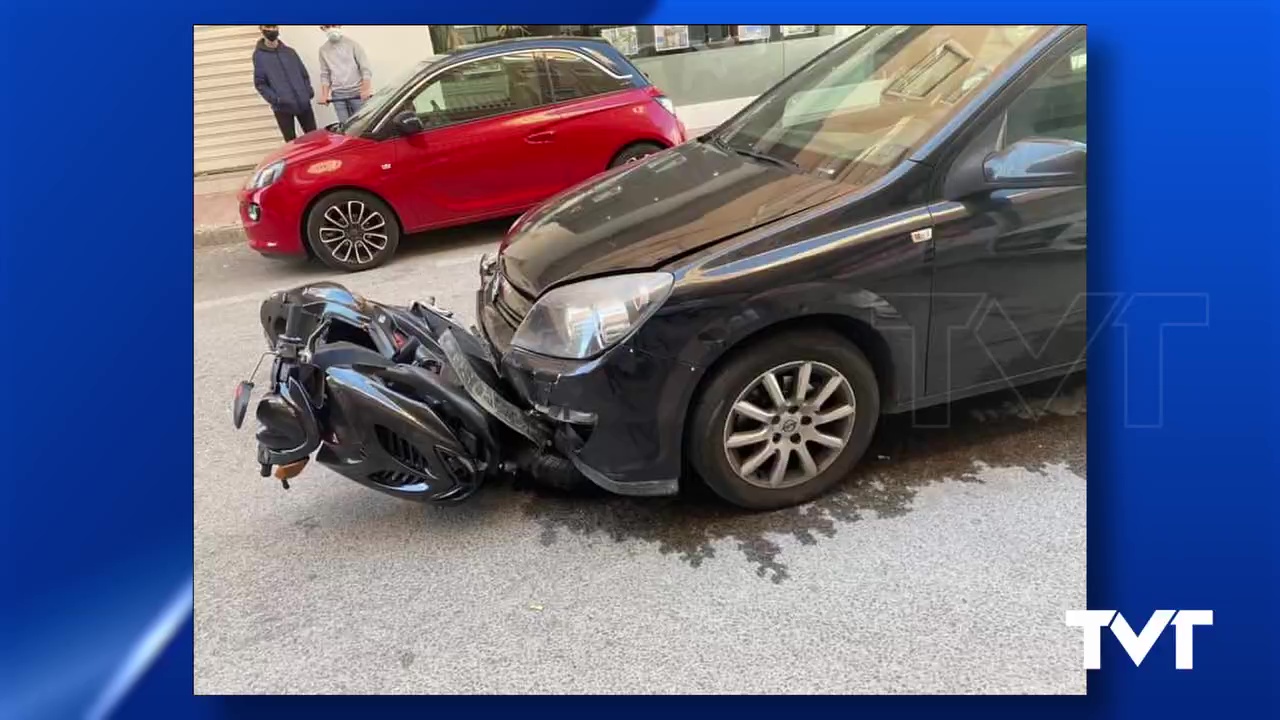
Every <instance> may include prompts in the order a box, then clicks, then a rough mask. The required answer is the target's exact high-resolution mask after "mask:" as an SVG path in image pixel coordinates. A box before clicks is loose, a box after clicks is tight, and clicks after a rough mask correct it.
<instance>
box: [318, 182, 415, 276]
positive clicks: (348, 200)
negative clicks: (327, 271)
mask: <svg viewBox="0 0 1280 720" xmlns="http://www.w3.org/2000/svg"><path fill="white" fill-rule="evenodd" d="M356 223H358V227H357V226H355V224H356ZM306 240H307V244H308V245H309V246H310V247H311V251H312V253H313V254H314V255H315V256H316V257H317V258H319V260H320V262H322V263H324V264H325V265H327V266H329V267H331V268H333V269H335V270H343V271H345V272H359V271H361V270H370V269H372V268H375V267H378V266H379V265H382V264H383V263H385V262H387V261H388V260H390V259H391V256H392V255H395V252H396V247H397V246H398V245H399V244H400V221H399V220H398V219H397V218H396V216H395V213H393V212H392V211H391V208H390V207H389V206H388V205H387V204H386V203H385V202H383V201H382V200H379V199H378V198H377V197H374V196H373V195H371V194H369V193H367V192H363V191H360V190H339V191H337V192H332V193H329V194H328V195H325V196H324V197H322V198H320V200H319V201H317V202H316V203H315V205H313V206H312V207H311V211H310V212H309V213H307V237H306Z"/></svg>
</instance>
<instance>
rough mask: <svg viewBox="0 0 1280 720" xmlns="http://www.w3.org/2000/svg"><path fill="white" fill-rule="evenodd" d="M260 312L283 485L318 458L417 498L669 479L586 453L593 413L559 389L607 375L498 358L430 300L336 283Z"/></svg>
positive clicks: (261, 447) (263, 454)
mask: <svg viewBox="0 0 1280 720" xmlns="http://www.w3.org/2000/svg"><path fill="white" fill-rule="evenodd" d="M489 272H490V273H491V272H492V270H491V268H490V269H489ZM482 276H484V277H485V279H488V276H486V275H484V271H483V270H482ZM482 297H483V293H482ZM481 311H482V313H483V312H485V308H484V306H483V303H482V307H481ZM261 322H262V327H263V330H264V333H265V335H266V338H267V342H268V346H269V348H270V350H269V353H268V354H269V355H270V356H272V357H273V362H272V367H271V378H270V383H269V385H268V387H267V388H266V392H265V394H264V396H263V397H262V398H261V399H260V401H259V403H258V406H257V411H256V418H257V421H258V431H257V440H258V462H259V464H260V466H261V472H262V474H263V475H264V476H267V475H271V474H273V473H274V474H275V475H276V477H277V478H279V479H280V480H281V482H282V484H284V486H285V487H288V479H289V478H290V477H292V476H294V475H296V474H297V472H299V471H300V470H301V468H302V467H303V465H304V464H305V463H306V462H308V461H309V460H310V459H314V460H315V461H316V462H318V463H320V464H322V465H324V466H326V467H328V468H330V469H332V470H334V471H335V472H337V473H339V474H341V475H343V476H345V477H347V478H349V479H351V480H353V481H355V482H358V483H360V484H362V485H364V486H366V487H369V488H372V489H375V490H378V491H380V492H384V493H387V494H390V495H394V496H396V497H401V498H404V499H409V500H417V501H430V502H451V501H457V500H461V499H464V498H466V497H468V496H470V495H471V494H472V493H473V492H474V491H475V490H476V489H477V488H478V487H479V486H480V485H481V484H482V483H483V482H484V481H485V480H486V479H489V478H492V477H494V476H495V475H499V474H510V473H515V472H521V473H524V474H527V475H529V476H532V478H533V479H534V480H535V481H539V482H542V483H545V484H549V485H554V486H558V487H565V486H571V485H574V484H580V483H581V482H583V480H584V479H586V480H590V481H591V482H593V483H595V484H597V485H599V486H601V487H603V488H605V489H606V490H609V491H612V492H616V493H621V494H628V495H668V494H672V493H674V492H676V490H677V481H676V479H675V475H674V474H672V476H671V477H670V479H660V480H657V481H655V480H652V479H648V478H645V477H638V478H636V479H633V480H630V481H628V480H629V479H620V478H618V477H617V474H616V473H610V472H608V471H603V470H597V469H596V468H595V467H594V466H593V464H592V463H590V462H589V461H587V460H585V459H584V457H583V449H584V447H585V446H586V445H587V442H588V439H589V438H590V436H591V433H592V432H593V430H594V426H593V422H594V420H595V418H596V413H587V412H582V411H575V410H570V409H569V407H571V406H572V405H570V406H565V405H558V404H556V403H555V402H554V401H556V400H558V399H560V398H558V397H557V394H560V395H563V391H564V390H565V389H566V388H568V389H569V390H570V392H572V393H578V392H587V393H590V392H591V388H592V387H593V384H594V383H597V382H609V381H610V378H609V377H605V376H607V373H601V375H602V377H598V378H592V379H590V380H587V379H586V376H588V375H590V374H591V372H592V371H594V370H596V368H590V367H588V368H582V367H578V368H576V371H577V376H578V378H577V379H578V381H579V382H578V384H577V385H576V386H575V383H574V380H575V373H574V372H573V371H574V370H575V368H560V367H555V364H554V362H553V363H552V366H551V367H528V366H527V361H528V360H529V358H520V357H505V358H504V357H501V356H500V355H499V352H498V348H499V347H500V346H498V345H495V343H494V341H493V340H491V339H490V333H488V332H486V331H484V330H479V331H478V332H472V331H471V330H468V329H466V328H464V327H462V326H461V325H459V324H458V323H457V322H455V321H454V320H453V317H452V314H451V313H449V312H448V311H445V310H441V309H439V308H436V307H435V306H434V304H433V303H431V302H426V303H413V304H411V305H409V306H407V307H402V306H391V305H385V304H381V303H377V302H373V301H370V300H367V299H365V298H363V297H360V296H359V295H357V294H355V293H353V292H351V291H349V290H347V289H346V288H344V287H342V286H340V285H337V284H334V283H316V284H312V285H306V286H301V287H297V288H294V289H291V290H288V291H284V292H279V293H275V294H273V295H272V296H270V297H269V298H268V299H267V300H266V301H264V302H263V304H262V309H261ZM482 327H484V325H483V323H482ZM521 363H525V364H526V366H523V367H522V365H521ZM562 370H563V371H569V372H568V373H567V374H568V380H567V381H564V378H565V374H566V373H563V372H560V371H562ZM575 387H576V389H574V388H575ZM557 389H559V390H560V391H561V392H560V393H557V392H556V390H557ZM252 390H253V385H252V383H251V382H246V383H242V384H241V386H240V387H239V388H237V392H236V401H235V403H236V406H235V410H234V412H233V416H234V418H235V420H236V424H237V426H239V421H240V419H241V418H243V416H244V414H245V412H246V409H247V404H248V402H249V395H250V393H251V392H252ZM539 400H541V401H542V402H539ZM586 404H588V405H589V404H590V403H586ZM575 413H576V414H575ZM610 413H611V411H610V412H606V414H610Z"/></svg>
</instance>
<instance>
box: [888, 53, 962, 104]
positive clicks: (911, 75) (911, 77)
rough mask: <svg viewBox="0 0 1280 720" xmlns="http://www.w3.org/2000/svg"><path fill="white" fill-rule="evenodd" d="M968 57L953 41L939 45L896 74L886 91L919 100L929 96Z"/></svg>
mask: <svg viewBox="0 0 1280 720" xmlns="http://www.w3.org/2000/svg"><path fill="white" fill-rule="evenodd" d="M967 62H969V58H968V57H966V56H965V54H964V51H962V50H960V49H959V47H957V46H956V45H955V44H953V43H947V44H946V45H940V46H939V47H938V48H937V49H936V50H934V51H933V52H932V53H930V54H929V55H927V56H926V57H925V58H924V59H923V60H921V61H920V62H918V63H916V64H915V66H913V67H912V68H910V69H909V70H907V71H906V72H904V73H902V74H901V75H899V76H898V79H897V80H894V81H893V82H892V83H891V84H890V85H889V89H888V90H887V91H886V92H891V93H894V94H895V95H901V96H902V97H906V98H911V99H913V100H919V99H921V98H925V97H928V96H929V93H931V92H933V90H934V88H936V87H938V85H941V84H942V81H943V80H946V79H947V78H949V77H951V75H952V74H953V73H954V72H955V71H957V70H959V69H960V68H961V67H962V66H964V64H965V63H967Z"/></svg>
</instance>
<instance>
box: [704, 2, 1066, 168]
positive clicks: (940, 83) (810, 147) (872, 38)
mask: <svg viewBox="0 0 1280 720" xmlns="http://www.w3.org/2000/svg"><path fill="white" fill-rule="evenodd" d="M1049 32H1052V28H1049V27H1040V26H1028V25H996V26H989V25H959V26H933V25H883V26H872V27H868V28H867V29H865V30H863V31H862V32H860V33H858V34H856V35H854V36H853V37H851V38H850V39H848V40H846V41H844V42H842V43H840V44H837V45H836V46H834V47H833V48H831V49H830V50H828V51H827V52H826V53H824V54H823V55H821V56H820V57H818V58H817V59H816V60H815V61H814V62H813V63H812V64H810V65H807V66H805V67H804V68H803V69H801V70H800V71H798V72H797V73H795V74H793V75H791V76H790V77H788V78H787V79H785V80H783V81H782V82H781V83H779V84H778V85H776V86H775V87H774V88H773V89H772V90H770V91H769V92H767V93H765V94H764V95H762V96H761V97H760V98H758V99H756V100H755V101H754V102H752V103H751V105H749V106H748V107H747V109H745V110H744V111H743V112H742V113H741V114H739V115H738V116H737V117H736V118H735V119H734V120H731V121H730V122H728V123H727V124H725V125H723V126H722V127H721V128H720V129H719V130H717V131H716V132H715V134H714V136H713V137H714V139H715V140H718V141H719V143H720V144H722V145H723V146H724V147H726V148H727V149H729V150H734V151H738V152H742V153H744V154H751V153H754V154H757V155H759V154H763V155H767V156H769V157H771V158H774V159H778V160H783V161H785V162H786V163H787V164H790V165H792V166H794V167H796V168H797V169H798V170H800V171H802V172H809V173H813V174H815V175H818V176H819V177H825V178H830V179H832V180H836V181H838V182H843V183H847V184H849V185H867V184H870V183H872V182H874V181H876V180H877V179H878V178H881V177H883V176H884V175H885V174H887V173H888V172H889V171H890V170H892V169H893V168H895V167H897V166H898V165H899V164H900V163H901V162H902V161H903V160H905V159H906V158H908V157H910V156H911V153H912V152H914V151H915V150H916V149H917V148H920V147H921V146H923V145H924V144H925V143H926V142H927V141H928V140H929V139H930V138H932V137H934V136H935V134H936V133H937V132H938V131H939V130H940V129H942V128H944V127H946V125H947V123H948V122H949V121H950V120H951V118H953V117H954V116H955V115H956V114H957V113H959V112H960V111H961V110H963V109H964V108H965V107H966V105H967V103H968V102H969V101H970V100H971V99H972V98H974V97H976V96H978V95H979V94H980V92H981V90H982V89H983V88H984V87H987V86H989V85H990V84H991V83H992V82H993V81H994V80H993V78H995V77H998V76H999V75H1000V73H1001V71H1003V70H1005V69H1006V68H1008V67H1010V66H1012V65H1014V64H1016V63H1019V62H1021V60H1022V58H1023V57H1024V56H1025V54H1026V53H1027V52H1028V51H1029V49H1030V48H1032V47H1034V46H1035V44H1036V43H1037V42H1039V41H1040V40H1041V39H1043V38H1044V37H1045V35H1046V34H1047V33H1049Z"/></svg>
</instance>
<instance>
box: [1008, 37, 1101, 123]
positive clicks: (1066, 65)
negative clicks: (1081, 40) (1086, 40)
mask: <svg viewBox="0 0 1280 720" xmlns="http://www.w3.org/2000/svg"><path fill="white" fill-rule="evenodd" d="M1085 53H1086V50H1085V46H1084V45H1083V44H1081V45H1078V46H1076V47H1075V48H1074V49H1072V50H1071V52H1069V53H1067V55H1066V57H1064V58H1062V59H1061V60H1059V61H1058V62H1056V63H1054V64H1053V67H1051V68H1049V71H1048V72H1046V73H1045V74H1044V75H1043V76H1041V77H1040V78H1039V79H1038V80H1036V81H1035V83H1033V84H1032V85H1031V87H1029V88H1027V90H1026V91H1025V92H1024V93H1023V94H1022V95H1021V96H1019V97H1018V99H1017V100H1014V101H1013V103H1012V104H1010V105H1009V111H1008V115H1007V120H1006V122H1005V132H1004V144H1005V146H1006V147H1007V146H1008V145H1010V144H1012V143H1015V142H1017V141H1019V140H1023V139H1026V138H1029V137H1050V138H1062V139H1064V140H1075V141H1077V142H1087V140H1086V137H1087V134H1088V133H1087V129H1088V127H1087V123H1086V122H1085V116H1086V112H1085V106H1086V95H1087V92H1086V91H1085V87H1086V85H1085V76H1086V72H1085V61H1086V57H1087V56H1086V54H1085Z"/></svg>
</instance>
